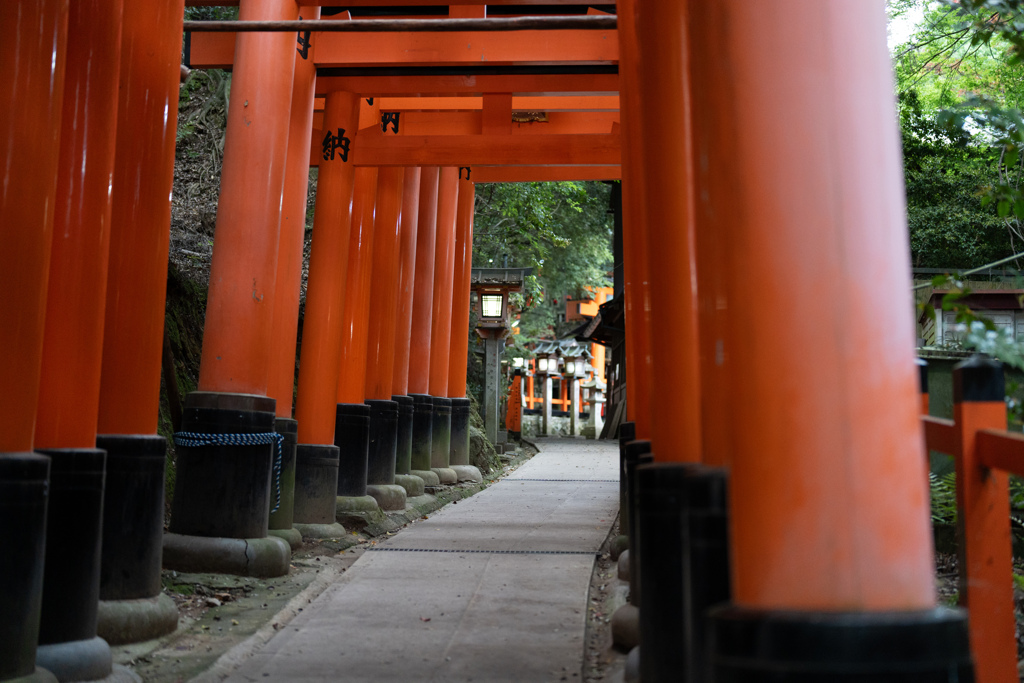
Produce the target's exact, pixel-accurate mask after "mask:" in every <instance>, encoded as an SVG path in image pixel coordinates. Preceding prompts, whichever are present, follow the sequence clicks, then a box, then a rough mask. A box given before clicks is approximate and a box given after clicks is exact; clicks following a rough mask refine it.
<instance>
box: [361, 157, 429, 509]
mask: <svg viewBox="0 0 1024 683" xmlns="http://www.w3.org/2000/svg"><path fill="white" fill-rule="evenodd" d="M404 183H405V169H404V168H403V167H401V166H386V167H384V168H381V169H380V172H379V175H378V179H377V208H376V216H375V217H374V225H373V258H372V271H371V277H372V282H371V283H370V284H369V292H368V301H369V310H368V312H367V318H368V320H367V331H366V362H365V367H366V385H365V395H366V404H367V405H368V406H370V448H369V458H368V462H367V466H366V483H367V492H368V493H369V494H370V495H372V496H373V497H374V498H375V499H376V500H377V502H378V504H379V505H380V506H381V507H382V508H383V509H385V510H404V509H405V501H406V497H407V495H406V494H407V491H406V488H405V487H404V486H403V485H402V484H400V483H396V481H395V456H396V454H397V448H398V402H397V401H393V400H391V383H392V376H393V373H394V360H395V327H396V322H395V316H396V315H397V313H398V301H397V294H398V286H399V282H398V278H399V273H398V268H399V257H400V254H399V249H400V246H401V245H400V242H399V239H400V234H399V228H400V227H401V219H402V203H403V198H404V195H403V186H404ZM414 479H415V482H412V481H410V482H407V483H409V484H410V485H411V486H413V489H412V491H411V492H410V493H411V495H417V496H418V495H422V494H423V493H424V491H423V489H422V482H423V480H422V479H419V478H418V477H415V478H414ZM416 484H418V486H416Z"/></svg>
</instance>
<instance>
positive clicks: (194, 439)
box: [174, 432, 284, 514]
mask: <svg viewBox="0 0 1024 683" xmlns="http://www.w3.org/2000/svg"><path fill="white" fill-rule="evenodd" d="M275 442H276V443H277V455H276V456H275V457H274V507H273V508H271V510H270V512H271V514H273V513H275V512H277V509H278V508H279V507H281V464H282V462H283V461H284V435H283V434H278V433H277V432H256V433H254V434H201V433H199V432H175V434H174V445H175V446H184V447H185V448H200V447H202V446H265V445H267V444H272V443H275Z"/></svg>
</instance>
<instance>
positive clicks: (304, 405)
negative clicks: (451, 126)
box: [293, 92, 360, 538]
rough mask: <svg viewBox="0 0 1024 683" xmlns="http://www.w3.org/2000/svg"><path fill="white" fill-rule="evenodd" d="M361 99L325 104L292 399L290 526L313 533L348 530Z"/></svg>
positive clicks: (337, 97) (330, 99) (348, 96)
mask: <svg viewBox="0 0 1024 683" xmlns="http://www.w3.org/2000/svg"><path fill="white" fill-rule="evenodd" d="M359 101H360V100H359V96H358V95H355V94H353V93H348V92H331V93H328V94H327V99H326V103H325V106H324V121H323V130H324V133H323V136H322V140H323V143H324V144H323V145H322V147H321V149H320V157H319V169H318V175H317V186H316V206H315V209H314V212H313V242H312V246H311V249H310V254H309V278H308V280H307V284H306V310H305V317H304V319H303V324H302V350H301V353H300V358H299V388H298V395H297V397H296V399H295V417H296V420H297V421H298V423H299V425H298V437H299V438H298V441H299V444H298V446H297V447H296V450H295V514H294V522H293V525H294V526H295V528H297V529H299V531H300V532H301V533H302V535H303V536H308V537H313V538H337V537H338V533H339V532H342V533H343V529H342V528H341V526H340V525H339V524H338V523H337V522H336V521H335V499H336V497H337V492H338V453H339V449H338V447H337V446H336V445H335V444H334V427H335V419H336V412H337V397H338V363H339V360H340V355H341V313H342V310H343V308H344V302H345V277H346V274H347V272H348V243H349V232H350V228H351V226H352V197H353V186H354V177H355V166H354V165H353V164H352V161H351V157H350V151H351V150H350V147H351V145H352V144H358V138H357V136H355V131H356V129H357V128H358V126H359ZM335 141H337V143H338V144H335Z"/></svg>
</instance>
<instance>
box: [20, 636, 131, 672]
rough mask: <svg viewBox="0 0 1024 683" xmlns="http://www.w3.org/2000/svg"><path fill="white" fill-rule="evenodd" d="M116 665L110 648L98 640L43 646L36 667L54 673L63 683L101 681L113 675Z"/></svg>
mask: <svg viewBox="0 0 1024 683" xmlns="http://www.w3.org/2000/svg"><path fill="white" fill-rule="evenodd" d="M113 665H114V660H113V657H112V656H111V654H110V646H109V645H108V644H107V641H105V640H103V639H102V638H100V637H99V636H97V637H96V638H90V639H89V640H71V641H68V642H66V643H52V644H50V645H40V646H39V648H38V649H37V650H36V666H39V667H42V668H44V669H46V670H47V671H49V672H50V673H52V674H53V675H54V676H55V677H56V678H57V680H58V681H60V683H68V682H69V681H95V680H102V679H104V678H106V677H107V676H109V675H110V674H111V673H112V671H113Z"/></svg>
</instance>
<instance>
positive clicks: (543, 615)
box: [227, 439, 619, 683]
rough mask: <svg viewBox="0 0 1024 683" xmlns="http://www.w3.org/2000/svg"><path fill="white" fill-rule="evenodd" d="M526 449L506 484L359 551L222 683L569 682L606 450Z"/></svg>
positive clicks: (613, 475) (609, 479) (606, 480)
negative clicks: (531, 453) (340, 574)
mask: <svg viewBox="0 0 1024 683" xmlns="http://www.w3.org/2000/svg"><path fill="white" fill-rule="evenodd" d="M538 445H539V446H540V448H541V452H540V453H539V454H537V455H536V456H534V457H533V458H532V459H531V460H530V461H528V462H527V463H525V464H523V466H522V467H520V468H519V469H518V470H517V471H515V472H514V473H513V474H511V475H510V476H508V477H506V478H505V479H503V480H501V481H499V482H497V483H495V484H494V485H492V486H491V487H490V488H488V489H486V490H485V491H482V492H481V493H478V494H477V495H475V496H473V497H471V498H468V499H466V500H463V501H462V502H460V503H458V504H456V505H449V506H448V507H447V508H445V509H443V510H441V511H439V512H438V513H436V514H434V515H432V516H431V517H430V518H429V519H426V520H423V521H421V522H419V523H417V524H414V525H412V526H411V527H409V528H407V529H404V530H402V531H401V532H399V533H397V534H396V535H395V536H393V537H392V538H390V539H389V540H388V541H387V542H385V543H381V544H378V545H377V546H376V548H375V549H374V550H372V551H368V552H366V553H365V554H364V555H363V556H362V557H360V558H359V560H358V561H357V562H356V563H355V564H354V565H353V566H352V567H351V569H349V570H348V571H347V572H346V573H345V574H344V576H343V577H342V578H341V579H339V581H338V582H337V583H335V584H334V585H332V586H331V587H330V588H328V589H327V590H326V591H325V592H324V593H323V594H322V595H320V597H319V598H317V599H316V600H314V601H313V603H312V604H310V605H309V606H308V607H306V608H305V609H304V610H303V613H302V614H301V615H300V616H298V617H297V618H296V619H295V620H293V621H292V622H291V623H290V624H288V625H287V627H285V629H284V630H282V631H281V632H280V633H279V634H277V635H276V636H274V638H272V639H271V640H270V641H269V642H268V643H267V644H266V645H264V646H263V647H262V648H261V649H259V650H257V651H256V652H255V653H254V654H253V655H252V656H251V658H249V659H248V660H247V661H246V662H245V663H243V664H242V666H241V667H240V668H239V669H237V670H236V671H235V672H234V673H233V674H232V675H231V676H230V677H229V678H228V679H227V680H229V681H342V680H343V681H374V682H375V683H376V682H380V681H401V682H405V681H445V682H446V683H452V682H455V681H559V680H569V681H573V680H576V681H578V680H580V671H581V666H582V661H583V655H584V628H585V624H586V608H587V590H588V586H589V583H590V575H591V570H592V567H593V563H594V557H595V553H596V552H597V551H598V549H599V548H600V547H601V544H602V543H603V541H604V539H605V538H606V536H607V534H608V531H609V528H610V527H611V524H612V522H613V521H614V518H615V515H616V513H617V511H618V492H619V488H618V479H617V476H618V450H617V448H616V445H615V442H610V441H606V442H594V441H583V440H568V439H566V440H557V439H544V440H540V441H539V442H538ZM573 674H576V675H575V676H574V675H573Z"/></svg>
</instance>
